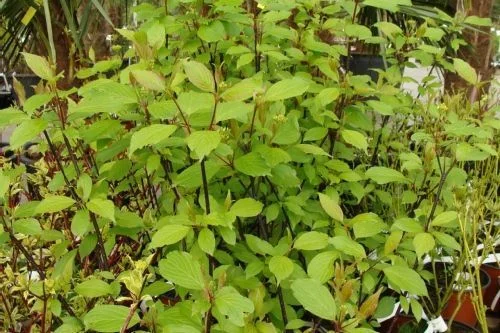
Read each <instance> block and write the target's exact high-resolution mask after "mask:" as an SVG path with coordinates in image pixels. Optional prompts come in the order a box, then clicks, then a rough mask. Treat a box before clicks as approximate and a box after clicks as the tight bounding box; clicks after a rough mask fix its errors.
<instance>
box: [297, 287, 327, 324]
mask: <svg viewBox="0 0 500 333" xmlns="http://www.w3.org/2000/svg"><path fill="white" fill-rule="evenodd" d="M292 292H293V296H294V297H295V298H296V299H297V301H299V303H300V304H302V306H303V307H304V309H306V310H307V311H309V312H311V313H312V314H313V315H315V316H318V317H320V318H322V319H327V320H334V319H335V316H336V314H337V306H336V305H335V300H334V299H333V296H332V294H331V293H330V290H328V288H327V287H325V286H324V285H322V284H321V283H320V282H319V281H318V280H315V279H298V280H295V281H293V283H292Z"/></svg>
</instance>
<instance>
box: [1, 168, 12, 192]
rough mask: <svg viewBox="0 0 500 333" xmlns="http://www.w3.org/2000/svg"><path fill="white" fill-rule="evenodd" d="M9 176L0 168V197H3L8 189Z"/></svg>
mask: <svg viewBox="0 0 500 333" xmlns="http://www.w3.org/2000/svg"><path fill="white" fill-rule="evenodd" d="M9 186H10V178H9V176H6V175H4V174H3V172H2V171H1V170H0V198H3V197H4V195H5V193H7V191H8V190H9Z"/></svg>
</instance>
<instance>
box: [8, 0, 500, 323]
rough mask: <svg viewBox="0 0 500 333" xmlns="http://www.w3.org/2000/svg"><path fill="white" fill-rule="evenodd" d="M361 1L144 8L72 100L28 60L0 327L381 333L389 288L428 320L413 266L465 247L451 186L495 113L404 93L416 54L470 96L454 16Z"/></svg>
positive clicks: (490, 135) (487, 151)
mask: <svg viewBox="0 0 500 333" xmlns="http://www.w3.org/2000/svg"><path fill="white" fill-rule="evenodd" d="M370 6H379V5H377V4H376V3H375V2H374V1H369V2H367V3H365V4H364V3H362V2H359V1H350V0H345V1H338V2H331V1H315V0H300V1H271V0H269V1H258V2H255V1H246V2H242V1H235V0H220V1H206V2H201V3H200V2H199V1H197V2H195V1H187V0H181V1H172V2H168V6H165V7H162V8H156V7H153V6H151V5H142V6H139V7H137V9H136V11H137V17H138V19H139V21H140V22H142V24H141V26H140V28H138V29H137V31H131V30H117V33H118V34H119V35H120V38H119V39H120V40H121V44H122V47H123V48H122V49H123V50H126V53H125V54H123V57H122V56H120V55H118V54H117V55H116V56H115V57H114V58H112V59H109V60H104V61H98V62H95V60H93V56H92V55H90V56H89V63H88V66H87V67H85V68H82V69H81V70H80V71H79V72H78V73H77V77H78V79H79V82H80V84H79V87H78V88H76V87H75V88H73V89H70V90H68V91H62V90H60V89H58V88H57V81H58V80H59V79H60V78H61V77H62V76H63V75H69V73H54V71H53V67H52V66H51V64H50V61H49V60H46V59H43V58H41V57H39V56H36V55H33V54H28V53H26V54H24V57H25V60H26V62H27V64H28V66H29V67H30V68H31V69H32V70H33V72H34V73H35V74H37V75H38V76H39V77H40V78H41V79H42V84H41V85H40V86H39V89H38V94H37V95H35V96H33V97H31V98H29V99H27V100H20V101H19V105H17V106H15V107H11V108H9V109H6V110H2V111H1V117H0V126H1V127H2V128H5V127H6V126H9V125H15V126H16V127H15V130H14V132H13V135H12V137H11V138H10V149H12V150H14V151H17V152H19V151H20V150H21V148H22V146H23V145H24V144H25V143H26V142H28V141H32V142H35V143H36V144H37V146H36V147H37V149H38V151H39V152H40V153H41V155H42V156H43V157H42V158H41V159H39V160H38V161H37V162H36V163H35V164H34V165H33V170H34V171H33V170H32V171H33V172H32V173H26V167H25V166H24V165H22V164H20V165H19V164H15V163H14V164H12V163H7V162H6V161H3V162H2V170H1V172H0V200H1V203H2V208H1V223H2V228H1V229H0V253H1V261H0V269H1V271H2V274H0V288H1V298H2V307H1V310H0V311H1V313H2V315H1V320H0V322H1V323H2V325H3V329H4V330H6V331H16V330H18V329H20V328H23V329H25V328H26V327H28V328H29V327H35V328H36V330H38V331H41V332H48V331H56V332H79V331H97V332H118V331H121V332H125V331H127V330H128V331H148V332H201V331H203V332H211V331H212V332H284V331H289V332H291V331H307V330H309V331H337V332H341V331H342V332H373V331H376V330H377V329H378V327H379V324H378V322H377V320H376V319H377V318H381V317H384V316H387V315H388V314H390V313H391V312H392V310H393V307H394V304H395V302H396V301H400V302H401V306H400V310H401V312H406V313H411V314H413V315H414V316H415V317H416V318H418V319H420V318H421V317H422V315H423V313H424V312H426V313H427V314H428V315H429V316H431V315H433V314H432V313H429V312H428V311H427V310H428V309H427V307H426V302H424V300H425V297H426V296H427V294H428V292H427V288H426V282H425V281H428V280H430V279H431V277H430V272H428V271H425V270H424V268H423V260H422V259H423V258H424V257H425V256H427V255H430V256H432V255H433V254H435V253H446V254H450V255H453V256H459V255H460V252H461V251H462V247H463V243H462V242H461V240H460V237H458V236H457V234H456V233H457V230H458V226H459V221H460V219H459V217H460V214H459V212H460V211H459V209H458V208H457V202H459V201H460V200H458V199H457V195H458V194H460V193H462V194H461V195H462V196H461V198H463V197H464V195H465V194H463V193H466V192H467V188H466V184H467V181H468V179H470V177H472V176H473V175H472V173H473V171H471V170H474V169H473V168H471V167H470V166H471V165H474V163H483V162H484V161H487V160H490V159H494V158H496V156H497V155H498V154H497V152H498V143H495V141H494V137H495V134H498V133H497V130H498V127H499V123H498V120H494V118H493V116H492V114H493V112H494V110H491V109H488V107H487V105H489V104H488V103H482V104H481V103H479V102H475V103H469V102H468V101H467V99H466V98H465V97H464V96H463V95H456V96H450V97H443V96H441V95H440V93H439V88H440V87H439V84H436V83H435V82H434V81H432V80H431V77H428V78H427V79H426V80H424V83H422V84H421V85H420V86H419V92H420V95H421V96H422V97H425V99H422V101H421V100H419V99H414V98H412V97H411V96H410V95H409V94H408V93H406V92H405V91H404V90H402V89H401V84H402V83H403V82H405V81H411V78H404V77H403V69H404V67H405V66H412V62H409V61H408V59H409V58H410V57H411V58H414V60H413V62H417V63H419V64H421V65H422V66H430V67H435V68H444V69H445V70H450V71H456V72H458V74H459V75H460V76H462V77H463V78H464V79H465V80H467V81H469V82H470V83H471V85H472V86H475V87H476V88H480V87H481V83H480V82H478V78H477V75H476V73H475V72H474V70H473V69H472V68H471V67H470V66H469V65H468V64H467V63H466V62H464V61H462V60H460V59H454V58H453V50H455V51H456V50H457V49H458V47H459V46H460V44H462V41H461V39H460V30H461V29H462V26H463V24H464V18H452V17H449V16H448V15H446V14H444V13H441V12H439V11H438V12H437V13H438V14H437V17H436V18H435V19H422V18H420V19H418V20H416V21H413V22H412V25H410V28H408V30H402V29H401V28H400V27H398V26H396V25H395V24H393V23H390V22H385V21H380V22H378V23H376V24H375V25H374V26H363V25H361V24H359V23H357V22H358V17H359V15H360V11H362V10H363V9H366V8H369V7H370ZM380 6H382V8H381V9H383V10H384V13H395V14H398V13H397V12H398V10H399V7H398V6H396V5H387V4H381V5H380ZM372 8H373V7H372ZM468 23H471V24H482V23H483V21H482V20H480V19H478V18H469V21H468ZM445 26H446V27H445ZM440 43H441V44H440ZM443 43H445V45H448V49H450V50H451V51H450V52H451V53H446V54H445V53H444V52H445V48H442V47H440V45H443ZM446 43H447V44H446ZM355 44H356V45H367V46H371V47H373V48H375V49H378V50H380V52H381V53H382V54H383V55H384V62H385V68H383V69H379V70H377V71H378V78H377V81H373V80H371V79H370V76H368V75H353V74H352V73H351V72H350V71H349V66H348V65H347V61H346V59H347V58H348V57H349V56H350V49H351V46H353V45H355ZM123 45H125V46H123ZM129 45H130V48H129ZM118 49H119V47H117V48H115V51H116V50H118ZM118 52H119V51H118ZM124 60H125V61H127V62H128V61H130V64H129V65H128V66H122V64H123V63H124V62H125V61H124ZM479 91H480V89H479ZM480 97H481V96H480ZM497 138H498V137H497ZM467 166H469V167H467ZM457 193H458V194H457Z"/></svg>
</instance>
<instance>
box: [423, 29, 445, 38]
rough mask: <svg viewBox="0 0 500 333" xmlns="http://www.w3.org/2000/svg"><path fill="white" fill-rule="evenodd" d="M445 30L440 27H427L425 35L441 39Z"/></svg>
mask: <svg viewBox="0 0 500 333" xmlns="http://www.w3.org/2000/svg"><path fill="white" fill-rule="evenodd" d="M444 34H445V32H444V31H443V30H442V29H439V28H427V29H425V33H424V37H427V38H429V39H430V40H433V41H439V40H441V38H443V36H444Z"/></svg>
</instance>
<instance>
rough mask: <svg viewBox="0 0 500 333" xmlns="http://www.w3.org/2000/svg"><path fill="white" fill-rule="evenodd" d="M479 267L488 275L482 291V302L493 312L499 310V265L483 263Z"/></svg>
mask: <svg viewBox="0 0 500 333" xmlns="http://www.w3.org/2000/svg"><path fill="white" fill-rule="evenodd" d="M481 269H482V270H483V271H485V272H486V274H488V276H489V277H490V280H491V282H490V284H489V286H488V287H487V288H486V290H485V293H484V304H485V305H486V306H488V308H489V309H490V310H491V311H493V312H500V299H499V298H500V266H499V265H498V263H488V264H483V265H482V266H481Z"/></svg>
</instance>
